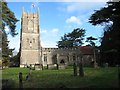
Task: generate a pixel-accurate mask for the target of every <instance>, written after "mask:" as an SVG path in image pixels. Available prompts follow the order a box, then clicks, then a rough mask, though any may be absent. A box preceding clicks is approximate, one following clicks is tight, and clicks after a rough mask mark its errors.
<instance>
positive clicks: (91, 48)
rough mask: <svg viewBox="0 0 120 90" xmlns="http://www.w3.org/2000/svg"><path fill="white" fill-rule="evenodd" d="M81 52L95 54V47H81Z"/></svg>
mask: <svg viewBox="0 0 120 90" xmlns="http://www.w3.org/2000/svg"><path fill="white" fill-rule="evenodd" d="M80 51H81V52H82V54H86V55H90V54H93V47H92V46H80Z"/></svg>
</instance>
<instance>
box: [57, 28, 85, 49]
mask: <svg viewBox="0 0 120 90" xmlns="http://www.w3.org/2000/svg"><path fill="white" fill-rule="evenodd" d="M84 36H85V30H84V29H80V28H76V29H74V30H73V31H72V32H71V33H68V34H64V36H63V37H61V40H60V41H58V45H57V46H58V47H59V48H66V47H67V48H70V47H76V46H81V45H82V44H83V43H82V40H84Z"/></svg>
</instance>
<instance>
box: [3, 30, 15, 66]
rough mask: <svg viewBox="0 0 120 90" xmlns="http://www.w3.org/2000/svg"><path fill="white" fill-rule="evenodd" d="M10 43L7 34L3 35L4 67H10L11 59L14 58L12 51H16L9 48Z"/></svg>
mask: <svg viewBox="0 0 120 90" xmlns="http://www.w3.org/2000/svg"><path fill="white" fill-rule="evenodd" d="M8 43H9V41H8V40H7V35H6V33H5V32H3V33H2V58H3V61H2V65H3V66H8V65H9V58H10V56H12V51H13V50H14V49H9V47H8Z"/></svg>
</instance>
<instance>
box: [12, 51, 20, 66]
mask: <svg viewBox="0 0 120 90" xmlns="http://www.w3.org/2000/svg"><path fill="white" fill-rule="evenodd" d="M10 60H11V65H10V66H14V67H19V65H20V52H18V53H17V55H15V56H14V57H11V58H10Z"/></svg>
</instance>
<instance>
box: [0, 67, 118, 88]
mask: <svg viewBox="0 0 120 90" xmlns="http://www.w3.org/2000/svg"><path fill="white" fill-rule="evenodd" d="M19 72H22V73H23V87H24V88H60V87H66V88H117V87H118V71H117V68H116V67H114V68H113V67H109V68H99V69H94V68H84V74H85V76H84V77H80V76H76V77H74V76H73V69H72V68H71V67H69V68H67V69H65V70H42V71H36V70H33V71H32V75H31V79H30V81H26V80H25V77H26V75H27V74H28V72H29V69H27V68H8V69H4V70H3V71H2V78H3V79H10V80H13V81H14V83H15V86H14V87H16V88H17V87H19V79H18V73H19Z"/></svg>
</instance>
